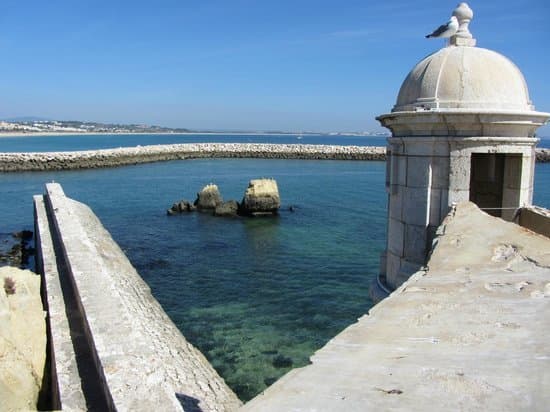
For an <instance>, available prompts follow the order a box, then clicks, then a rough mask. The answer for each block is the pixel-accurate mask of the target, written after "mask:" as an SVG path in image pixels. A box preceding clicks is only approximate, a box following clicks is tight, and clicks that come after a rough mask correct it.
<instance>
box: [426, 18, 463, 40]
mask: <svg viewBox="0 0 550 412" xmlns="http://www.w3.org/2000/svg"><path fill="white" fill-rule="evenodd" d="M457 30H458V19H457V18H456V16H452V17H451V20H449V21H448V22H447V23H445V24H443V25H441V26H439V27H438V28H437V29H435V30H434V32H433V33H431V34H428V35H427V36H426V38H427V39H429V38H436V39H445V38H448V37H451V36H454V35H455V34H456V32H457Z"/></svg>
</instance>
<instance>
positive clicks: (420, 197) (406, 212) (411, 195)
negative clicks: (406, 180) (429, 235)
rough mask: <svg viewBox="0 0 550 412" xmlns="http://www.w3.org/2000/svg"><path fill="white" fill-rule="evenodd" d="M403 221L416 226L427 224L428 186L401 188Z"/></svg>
mask: <svg viewBox="0 0 550 412" xmlns="http://www.w3.org/2000/svg"><path fill="white" fill-rule="evenodd" d="M403 192H404V193H403V199H404V202H403V222H405V223H407V224H412V225H418V226H427V224H428V218H429V216H428V211H427V198H428V193H429V189H428V188H414V187H405V188H403Z"/></svg>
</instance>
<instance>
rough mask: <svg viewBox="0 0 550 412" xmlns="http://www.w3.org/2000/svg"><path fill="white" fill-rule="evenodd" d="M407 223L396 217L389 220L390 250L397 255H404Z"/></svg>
mask: <svg viewBox="0 0 550 412" xmlns="http://www.w3.org/2000/svg"><path fill="white" fill-rule="evenodd" d="M404 236H405V225H403V222H401V221H399V220H396V219H391V218H390V219H389V220H388V252H391V253H393V254H394V255H397V256H403V240H404Z"/></svg>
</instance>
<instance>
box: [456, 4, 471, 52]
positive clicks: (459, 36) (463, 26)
mask: <svg viewBox="0 0 550 412" xmlns="http://www.w3.org/2000/svg"><path fill="white" fill-rule="evenodd" d="M453 16H455V17H456V18H457V20H458V24H459V26H458V31H457V32H456V34H455V35H454V36H453V37H451V44H452V45H454V46H475V45H476V39H474V38H473V36H472V33H470V29H469V28H468V25H469V24H470V21H471V20H472V18H473V17H474V12H473V11H472V9H471V8H470V6H468V3H460V4H459V5H458V6H457V7H456V9H454V10H453Z"/></svg>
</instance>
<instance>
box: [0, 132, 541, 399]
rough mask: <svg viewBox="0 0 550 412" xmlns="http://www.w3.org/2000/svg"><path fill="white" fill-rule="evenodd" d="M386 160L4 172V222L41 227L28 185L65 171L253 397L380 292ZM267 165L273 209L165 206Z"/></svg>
mask: <svg viewBox="0 0 550 412" xmlns="http://www.w3.org/2000/svg"><path fill="white" fill-rule="evenodd" d="M87 138H89V137H86V139H87ZM41 139H45V138H41ZM335 139H337V138H335ZM22 140H23V139H22ZM327 142H328V143H330V144H334V141H332V140H330V139H329V140H327ZM115 143H117V144H118V143H119V142H115ZM55 150H60V149H55ZM384 169H385V163H383V162H357V161H347V162H346V161H313V160H307V161H303V160H259V159H212V160H209V159H197V160H186V161H174V162H165V163H152V164H143V165H136V166H129V167H123V168H114V169H99V170H82V171H65V172H34V173H3V174H0V196H1V199H2V202H0V232H2V233H9V232H13V231H17V230H21V229H31V230H32V195H33V194H37V193H42V192H43V187H44V186H43V185H44V183H46V182H50V181H52V180H55V181H56V182H59V183H61V184H62V185H63V188H64V190H65V192H66V193H67V195H68V196H70V197H72V198H74V199H77V200H79V201H82V202H84V203H86V204H88V205H89V206H90V207H91V208H92V209H93V210H94V212H95V213H96V214H97V215H98V216H99V218H100V219H101V220H102V222H103V224H104V225H105V226H106V228H107V229H108V230H109V231H110V232H111V234H112V236H113V238H114V239H115V240H116V241H117V242H118V243H119V245H120V246H121V247H122V249H123V250H124V251H125V253H126V254H127V255H128V257H129V259H130V260H131V262H132V263H133V264H134V266H135V267H136V268H137V270H138V271H139V273H140V274H141V275H142V276H143V278H144V279H145V281H146V282H147V283H148V284H149V285H150V286H151V289H152V292H153V294H154V296H155V297H156V298H157V300H159V302H160V303H161V305H162V306H163V308H164V309H165V310H166V312H167V313H168V314H169V316H170V317H171V318H172V319H173V321H174V322H175V323H176V325H177V326H178V327H179V328H180V329H181V330H182V332H183V334H184V335H185V336H186V337H187V338H188V339H189V341H191V342H192V343H193V344H194V345H196V346H197V347H198V348H199V349H200V350H201V351H202V352H203V353H204V354H205V355H206V356H207V357H208V359H209V360H210V361H211V362H212V364H213V365H214V366H215V367H216V369H217V370H218V371H219V372H220V374H221V375H222V376H223V377H224V379H225V380H226V381H227V382H228V384H229V385H230V386H231V387H232V388H233V389H234V390H235V391H236V392H237V394H238V395H239V396H240V397H241V398H242V399H244V400H246V399H249V398H251V397H252V396H254V395H255V394H257V393H258V392H260V391H261V390H262V389H264V388H265V387H266V386H267V385H269V384H271V383H272V382H273V381H274V380H275V379H277V378H278V377H280V376H281V375H282V374H284V373H286V372H287V371H288V370H290V369H291V368H293V367H299V366H302V365H305V364H307V362H308V358H309V356H311V355H312V354H313V352H314V351H315V350H317V349H319V348H320V347H321V346H323V344H324V343H326V341H327V340H328V339H330V338H331V337H332V336H334V335H335V334H336V333H338V332H339V331H340V330H342V329H343V328H345V327H346V326H347V325H349V324H351V323H352V322H354V321H355V320H356V318H357V317H359V316H361V315H362V314H364V313H365V312H367V311H368V309H369V308H370V306H371V305H372V303H371V302H370V300H369V298H368V284H369V281H370V280H371V279H372V278H373V276H375V275H376V273H377V272H378V257H379V255H380V252H381V251H382V249H383V247H384V239H385V218H386V195H385V190H384V175H385V172H384ZM258 177H273V178H275V179H277V182H278V185H279V190H280V193H281V198H282V203H283V205H282V210H281V214H280V216H279V217H277V218H268V219H225V218H214V217H212V216H209V215H205V214H189V215H180V216H167V215H166V209H167V208H168V207H169V206H170V205H171V204H172V203H173V202H174V201H176V200H179V199H181V198H187V199H189V200H193V199H194V198H195V194H196V192H197V191H198V190H199V189H200V188H201V187H202V186H204V185H206V184H208V183H210V182H212V183H216V184H217V185H218V186H219V188H220V190H221V192H222V195H223V196H224V198H225V199H236V200H240V199H241V198H242V195H243V193H244V190H245V188H246V186H247V184H248V181H249V180H250V179H252V178H258ZM549 182H550V164H537V166H536V179H535V203H536V204H539V205H541V206H544V207H546V208H550V185H549ZM291 205H292V206H293V207H294V210H295V211H294V212H290V211H289V210H288V207H289V206H291Z"/></svg>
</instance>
